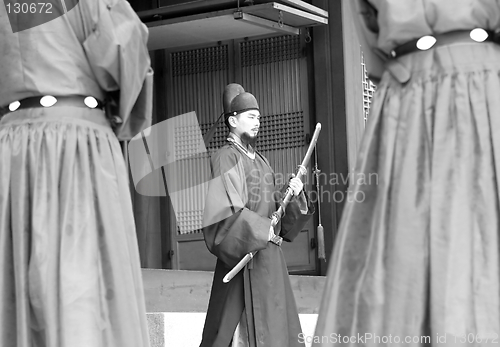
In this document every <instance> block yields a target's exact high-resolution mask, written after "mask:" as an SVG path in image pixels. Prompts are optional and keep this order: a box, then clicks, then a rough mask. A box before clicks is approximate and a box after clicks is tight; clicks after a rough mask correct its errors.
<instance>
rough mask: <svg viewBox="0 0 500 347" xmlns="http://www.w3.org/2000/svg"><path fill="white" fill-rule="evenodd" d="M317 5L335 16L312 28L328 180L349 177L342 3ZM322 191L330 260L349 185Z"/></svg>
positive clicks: (322, 163) (324, 0) (325, 0)
mask: <svg viewBox="0 0 500 347" xmlns="http://www.w3.org/2000/svg"><path fill="white" fill-rule="evenodd" d="M313 4H314V5H316V6H318V7H322V8H326V9H327V11H328V12H329V13H330V16H331V17H330V22H329V24H328V26H317V27H314V28H313V29H312V31H313V35H312V44H313V49H314V89H315V90H314V95H315V97H316V99H315V113H316V121H317V122H321V124H322V125H323V128H322V134H321V136H320V137H319V139H318V144H317V148H318V165H319V168H320V170H321V171H322V173H323V174H325V175H326V176H325V177H328V178H330V177H348V176H347V175H348V172H349V166H348V158H347V130H346V129H347V125H346V94H345V71H344V62H345V60H344V46H343V27H342V8H341V2H340V1H330V0H313ZM360 68H361V67H360ZM322 188H323V190H324V192H325V194H324V196H323V195H322V196H320V199H321V219H322V224H323V226H324V230H325V248H326V257H327V261H329V260H330V258H331V254H332V251H333V244H334V240H335V237H336V235H337V230H338V226H339V223H340V217H341V215H342V209H343V206H344V202H345V200H346V198H345V196H346V193H347V185H346V184H345V183H344V181H343V180H342V179H337V180H335V181H333V182H330V181H328V184H324V185H323V187H322ZM342 197H344V198H342ZM320 266H321V269H320V270H321V274H323V275H324V274H326V268H327V264H325V262H320Z"/></svg>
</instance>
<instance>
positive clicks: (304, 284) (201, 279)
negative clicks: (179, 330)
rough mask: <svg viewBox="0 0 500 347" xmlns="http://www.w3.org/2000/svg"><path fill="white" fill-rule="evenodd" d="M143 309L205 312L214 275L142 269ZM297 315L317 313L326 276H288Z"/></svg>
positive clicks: (198, 272)
mask: <svg viewBox="0 0 500 347" xmlns="http://www.w3.org/2000/svg"><path fill="white" fill-rule="evenodd" d="M142 277H143V283H144V292H145V295H146V310H147V312H148V313H152V312H206V310H207V307H208V300H209V298H210V289H211V288H212V279H213V272H209V271H182V270H157V269H143V270H142ZM290 282H291V283H292V289H293V292H294V294H295V301H296V302H297V308H298V310H299V313H304V314H317V313H318V311H319V304H320V301H321V297H322V295H323V288H324V285H325V277H323V276H295V275H292V276H290Z"/></svg>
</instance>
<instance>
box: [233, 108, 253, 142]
mask: <svg viewBox="0 0 500 347" xmlns="http://www.w3.org/2000/svg"><path fill="white" fill-rule="evenodd" d="M232 118H234V120H233V122H231V125H233V126H234V127H235V128H234V130H233V131H234V133H235V134H236V135H238V136H239V137H240V138H241V139H242V140H244V141H247V142H250V143H254V142H255V140H256V139H257V134H258V133H259V127H260V112H259V111H258V110H250V111H245V112H243V113H240V114H239V115H237V116H233V117H232Z"/></svg>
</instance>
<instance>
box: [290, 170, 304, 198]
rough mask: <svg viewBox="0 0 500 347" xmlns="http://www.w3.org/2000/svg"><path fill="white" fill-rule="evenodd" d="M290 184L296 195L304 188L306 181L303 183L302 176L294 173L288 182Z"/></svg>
mask: <svg viewBox="0 0 500 347" xmlns="http://www.w3.org/2000/svg"><path fill="white" fill-rule="evenodd" d="M288 185H289V186H290V188H292V190H293V195H295V196H298V195H299V194H300V192H301V191H302V189H303V188H304V183H302V181H301V180H300V178H298V177H295V175H292V178H291V179H290V182H288Z"/></svg>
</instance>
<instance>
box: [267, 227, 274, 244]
mask: <svg viewBox="0 0 500 347" xmlns="http://www.w3.org/2000/svg"><path fill="white" fill-rule="evenodd" d="M275 235H276V234H275V233H274V227H273V226H272V225H271V226H270V227H269V238H268V240H267V241H271V240H272V239H273V237H274V236H275Z"/></svg>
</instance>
